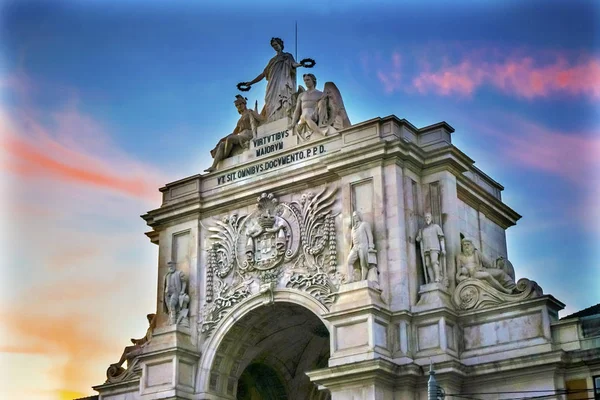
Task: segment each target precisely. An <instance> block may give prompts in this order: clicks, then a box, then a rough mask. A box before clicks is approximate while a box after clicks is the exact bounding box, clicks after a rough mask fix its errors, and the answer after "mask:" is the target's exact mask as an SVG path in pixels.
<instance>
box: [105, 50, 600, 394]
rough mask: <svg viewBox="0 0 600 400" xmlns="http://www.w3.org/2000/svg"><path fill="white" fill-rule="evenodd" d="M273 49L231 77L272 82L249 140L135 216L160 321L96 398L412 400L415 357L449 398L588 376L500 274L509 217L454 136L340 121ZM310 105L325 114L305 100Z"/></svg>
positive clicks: (550, 303)
mask: <svg viewBox="0 0 600 400" xmlns="http://www.w3.org/2000/svg"><path fill="white" fill-rule="evenodd" d="M272 44H273V47H274V49H275V51H276V53H277V54H276V56H275V57H274V58H273V59H272V60H271V61H270V62H269V65H268V66H267V69H266V70H265V72H263V74H261V75H263V76H262V77H261V75H259V76H258V77H257V79H255V80H253V81H251V82H244V83H243V84H249V85H251V84H252V83H254V82H257V81H258V80H260V79H262V78H267V79H268V80H269V85H271V86H268V88H267V95H266V98H268V99H269V100H268V101H267V103H266V105H265V110H264V112H263V113H262V114H260V115H261V118H262V117H265V120H264V121H259V120H260V118H259V117H258V115H259V114H258V113H250V114H251V115H250V114H248V115H249V116H251V117H252V120H254V121H255V122H256V124H255V125H252V124H250V125H248V126H249V132H251V134H252V138H251V139H250V140H249V141H247V142H246V144H247V145H248V146H247V148H246V147H244V146H242V147H241V148H240V149H239V151H238V150H236V151H231V152H227V151H224V150H225V149H223V151H222V152H221V153H222V155H223V159H222V160H219V162H216V163H215V164H214V165H213V168H212V169H211V172H209V173H208V174H204V175H196V176H192V177H189V178H185V179H182V180H179V181H177V182H174V183H171V184H168V185H166V186H165V187H164V188H161V189H160V190H161V192H162V195H163V202H162V205H161V207H160V208H158V209H156V210H152V211H150V212H148V213H147V214H146V215H144V216H143V218H144V219H145V220H146V222H147V223H148V225H149V226H150V227H151V228H152V231H151V232H150V233H148V236H149V238H150V240H151V241H152V243H154V244H156V245H158V247H159V262H158V275H157V279H158V285H157V286H158V293H157V310H158V312H157V315H156V320H155V321H156V324H155V325H156V326H155V327H153V330H152V334H151V338H152V340H148V341H147V343H146V344H145V345H144V346H143V348H141V347H140V348H136V349H135V350H136V352H135V354H132V355H131V357H128V356H126V357H125V358H126V359H128V360H131V363H130V365H129V367H128V368H127V369H125V368H122V367H121V366H120V365H119V366H118V368H121V369H120V370H118V371H116V372H115V371H112V376H113V377H112V378H109V380H108V381H107V382H106V383H105V384H102V385H99V386H97V387H95V389H96V390H98V391H99V392H100V394H101V398H103V399H111V400H117V399H125V398H127V399H138V398H139V399H155V398H165V399H166V398H168V399H231V400H233V399H247V398H248V399H249V398H253V397H252V396H255V397H254V398H256V396H259V397H260V396H262V397H263V398H275V397H277V398H288V399H295V398H303V399H328V398H331V399H335V400H337V399H376V398H384V399H392V398H402V399H404V398H407V399H417V398H423V397H424V394H425V393H426V375H425V372H424V371H425V370H426V367H427V366H429V363H430V362H431V361H432V362H433V363H434V364H435V366H436V369H437V374H436V377H437V380H438V383H440V384H441V385H442V386H443V387H444V389H445V391H446V393H448V394H455V395H460V394H461V393H462V394H465V395H466V394H468V393H477V392H485V391H488V392H489V391H510V390H511V389H512V390H514V389H515V388H518V390H520V391H533V392H532V393H537V392H536V391H540V393H542V392H541V391H544V390H556V389H560V388H563V387H564V386H565V385H566V384H567V382H569V381H570V380H572V379H576V378H577V377H578V376H579V375H578V374H581V373H582V372H581V371H582V370H581V368H580V366H581V365H586V368H588V370H586V371H587V372H585V373H586V374H589V373H592V372H593V373H597V374H598V375H600V366H599V360H600V351H599V350H598V345H597V343H596V344H593V342H592V341H589V340H587V339H586V338H584V337H582V336H581V335H579V333H578V332H579V331H578V329H579V328H578V325H577V323H575V322H568V323H562V322H559V321H558V317H557V316H558V311H559V310H560V309H561V308H562V307H563V304H562V303H560V302H559V301H558V300H556V299H554V297H552V296H551V295H548V294H543V292H542V290H541V288H540V287H539V286H538V285H537V284H536V283H535V282H534V281H530V280H527V279H524V278H522V279H520V280H518V281H516V282H515V268H513V267H512V264H511V263H510V262H509V261H508V259H507V256H508V255H507V254H506V239H505V233H504V232H505V230H506V229H507V228H509V227H510V226H513V225H515V224H516V222H517V220H518V219H519V218H520V215H519V214H517V213H516V212H515V211H514V210H512V209H511V208H510V207H509V206H507V205H506V204H504V203H503V202H502V199H501V196H500V193H501V190H502V187H501V186H500V185H499V184H498V183H496V182H495V181H493V180H491V179H490V178H489V177H487V175H485V174H483V173H482V172H481V171H480V170H479V169H478V168H476V167H475V165H474V162H473V160H471V159H470V158H468V157H467V156H466V155H465V154H464V153H462V152H461V151H460V150H458V149H457V148H456V147H454V146H453V145H452V141H451V135H452V134H453V132H454V129H453V128H452V127H451V126H449V125H448V124H446V123H445V122H442V123H438V124H435V125H431V126H428V127H425V128H416V127H415V126H413V125H412V124H410V123H409V122H408V121H406V120H404V119H399V118H397V117H395V116H389V117H385V118H377V119H372V120H369V121H366V122H363V123H359V124H356V125H350V124H349V120H348V119H347V116H346V118H345V119H344V118H343V115H344V114H345V111H344V113H341V112H340V110H341V109H342V108H343V102H341V104H340V100H341V96H339V98H338V96H337V95H339V91H337V88H335V90H336V91H337V94H336V95H333V94H332V92H331V90H332V89H331V86H328V88H329V89H328V88H327V87H326V89H325V90H324V92H323V93H325V94H327V93H328V94H327V96H329V97H327V98H325V97H323V96H325V94H320V95H319V96H315V98H310V99H308V97H307V96H308V95H309V93H313V94H314V93H315V92H314V90H315V88H314V86H313V85H312V77H308V78H307V79H309V80H310V81H311V82H310V83H311V84H310V85H307V86H308V90H307V91H305V92H304V96H305V97H304V98H303V97H302V95H299V94H298V92H295V91H293V90H289V88H287V86H286V87H285V88H283V86H282V85H283V84H284V83H285V82H287V80H288V79H291V78H290V77H291V76H292V74H295V69H296V68H298V67H299V66H300V65H302V63H296V62H295V60H293V57H291V55H287V53H283V52H282V50H283V46H282V43H279V41H278V40H276V39H273V41H272ZM290 57H291V58H290ZM259 78H260V79H259ZM326 86H327V85H326ZM242 87H244V86H242ZM282 88H283V89H282ZM328 90H329V91H328ZM277 94H279V95H282V96H284V97H285V99H284V100H285V104H284V103H281V104H279V103H273V102H272V101H271V99H272V98H273V96H275V95H277ZM317 94H318V93H317ZM317 97H319V99H321V100H323V103H322V104H323V106H324V107H327V102H329V101H331V103H329V107H330V108H329V109H328V111H327V112H328V113H324V114H322V116H323V118H326V119H321V114H319V113H318V112H317V114H314V112H313V111H315V110H312V111H311V110H307V108H310V107H308V106H309V105H307V104H304V106H306V107H304V106H303V104H302V103H303V102H304V101H305V100H306V101H308V100H310V101H311V102H315V104H317V103H318V102H319V101H321V100H319V99H317ZM244 104H245V103H244ZM313 105H314V104H313ZM332 105H336V106H337V108H335V107H334V108H331V107H332ZM284 106H285V107H284ZM340 106H341V107H340ZM282 107H284V108H285V111H284V108H282ZM290 107H291V108H290ZM294 107H295V108H294ZM303 107H304V108H303ZM290 109H295V110H297V111H298V113H299V115H298V114H296V117H298V118H297V119H296V118H294V119H292V118H290V116H289V115H290V114H289V110H290ZM332 110H334V111H332ZM336 110H337V111H336ZM302 115H303V116H304V120H301V118H300V116H302ZM249 118H250V117H249ZM307 118H308V119H310V121H312V122H314V124H312V123H309V122H307ZM323 121H326V123H325V125H326V126H327V127H333V129H332V130H330V129H329V128H327V132H325V131H321V129H322V128H323V126H322V124H321V122H323ZM336 121H337V122H336ZM250 122H251V121H250ZM250 122H249V123H250ZM259 122H260V123H259ZM299 122H300V125H302V124H304V126H298V123H299ZM290 127H292V128H293V129H289V128H290ZM309 131H310V132H311V133H310V134H307V133H308V132H309ZM474 226H475V227H479V226H484V227H485V230H486V232H493V234H489V235H484V233H485V232H480V231H477V229H479V228H474ZM473 233H476V234H478V235H476V237H479V239H471V240H464V237H466V236H472V234H473ZM483 239H485V240H483ZM489 260H496V261H495V262H490V261H489ZM168 261H173V263H172V264H169V263H168ZM516 269H517V272H518V269H519V266H518V265H517V266H516ZM186 322H187V323H186ZM134 345H135V343H134ZM540 366H543V368H540ZM115 368H116V367H115ZM115 368H113V369H115ZM592 370H593V371H592ZM590 371H591V372H590ZM594 371H595V372H594ZM117 376H118V377H119V378H116V377H117ZM264 377H267V378H268V381H269V382H270V385H268V386H269V387H268V388H267V387H265V386H264V384H263V383H264V382H263V378H264ZM267 378H264V379H267ZM490 388H493V389H490ZM542 394H543V393H542ZM476 397H477V396H476Z"/></svg>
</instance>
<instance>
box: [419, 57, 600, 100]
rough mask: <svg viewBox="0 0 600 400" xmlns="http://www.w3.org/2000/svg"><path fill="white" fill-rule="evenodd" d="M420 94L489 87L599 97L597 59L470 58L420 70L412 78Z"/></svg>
mask: <svg viewBox="0 0 600 400" xmlns="http://www.w3.org/2000/svg"><path fill="white" fill-rule="evenodd" d="M412 84H413V86H414V88H415V89H416V90H417V91H418V92H420V93H429V92H433V93H436V94H438V95H463V96H468V95H471V94H472V93H473V92H474V91H475V90H477V89H479V88H481V87H483V86H489V87H492V88H494V89H496V90H499V91H501V92H502V93H504V94H507V95H512V96H516V97H523V98H527V99H532V98H536V97H548V96H551V95H554V94H568V95H572V96H583V97H589V98H600V59H588V60H584V61H576V62H572V63H569V62H568V61H567V60H566V58H564V57H559V58H558V59H556V60H555V61H554V62H551V63H542V62H536V60H535V59H534V58H533V57H523V58H518V57H509V58H508V59H506V60H504V61H501V62H488V61H485V60H481V59H470V58H469V57H468V56H467V57H465V58H464V59H463V60H461V61H459V62H458V63H455V64H451V65H447V66H443V67H441V68H439V69H437V70H436V71H434V72H421V73H419V74H418V76H417V77H415V78H414V79H413V81H412Z"/></svg>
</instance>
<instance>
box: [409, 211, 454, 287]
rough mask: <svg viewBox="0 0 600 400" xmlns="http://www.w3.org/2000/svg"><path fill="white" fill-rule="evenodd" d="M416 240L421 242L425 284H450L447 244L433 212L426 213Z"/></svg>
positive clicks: (446, 285)
mask: <svg viewBox="0 0 600 400" xmlns="http://www.w3.org/2000/svg"><path fill="white" fill-rule="evenodd" d="M415 240H416V241H417V242H418V243H419V244H420V246H419V248H420V249H421V262H422V264H423V269H424V271H423V272H424V274H423V275H424V276H425V284H429V283H441V284H442V285H443V286H445V287H446V288H447V287H448V286H449V280H448V274H447V268H446V244H445V239H444V232H443V231H442V228H441V227H440V226H439V225H437V224H435V223H433V219H432V215H431V213H425V226H424V227H423V229H420V230H419V232H418V233H417V237H416V238H415Z"/></svg>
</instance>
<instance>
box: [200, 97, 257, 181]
mask: <svg viewBox="0 0 600 400" xmlns="http://www.w3.org/2000/svg"><path fill="white" fill-rule="evenodd" d="M246 102H247V99H246V98H245V97H243V96H241V95H239V94H238V95H236V96H235V101H234V102H233V104H235V107H236V108H237V110H238V113H240V119H239V120H238V122H237V125H236V127H235V129H234V130H233V132H232V133H231V134H230V135H227V136H225V137H224V138H222V139H221V140H219V143H217V145H216V146H215V148H214V149H212V150H211V151H210V154H211V156H212V157H213V159H214V160H213V163H212V165H211V166H210V167H209V168H208V169H206V172H213V171H214V170H215V169H217V165H218V164H219V162H220V161H221V160H223V159H225V158H227V157H229V155H230V154H231V151H232V150H233V148H234V147H235V146H240V147H242V148H248V147H249V146H250V141H251V140H252V138H254V137H255V136H256V134H257V133H256V129H257V128H258V126H259V125H260V124H261V123H262V122H263V121H264V118H263V117H262V116H261V115H260V114H259V113H257V112H256V111H254V110H250V109H248V108H247V107H246Z"/></svg>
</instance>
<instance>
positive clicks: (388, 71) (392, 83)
mask: <svg viewBox="0 0 600 400" xmlns="http://www.w3.org/2000/svg"><path fill="white" fill-rule="evenodd" d="M391 61H392V62H391V66H390V68H385V69H382V68H379V69H377V78H378V79H379V81H380V82H381V83H382V84H383V88H384V90H385V91H386V92H387V93H393V92H394V91H396V90H398V89H400V88H401V83H402V73H401V71H402V58H401V56H400V53H398V52H394V53H392V57H391ZM363 65H367V63H366V61H363Z"/></svg>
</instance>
